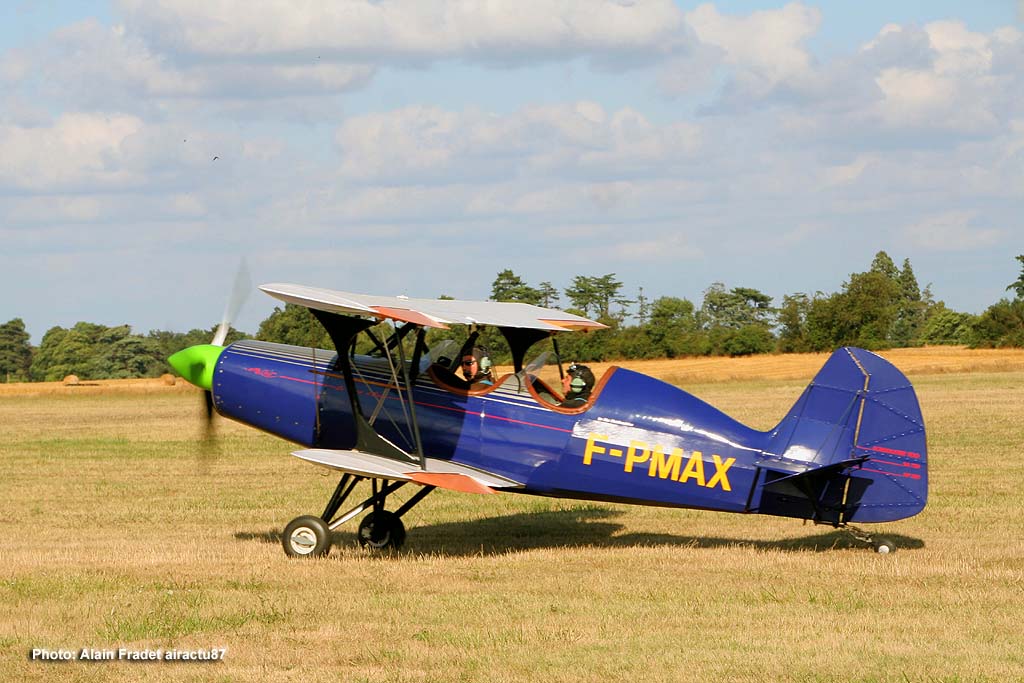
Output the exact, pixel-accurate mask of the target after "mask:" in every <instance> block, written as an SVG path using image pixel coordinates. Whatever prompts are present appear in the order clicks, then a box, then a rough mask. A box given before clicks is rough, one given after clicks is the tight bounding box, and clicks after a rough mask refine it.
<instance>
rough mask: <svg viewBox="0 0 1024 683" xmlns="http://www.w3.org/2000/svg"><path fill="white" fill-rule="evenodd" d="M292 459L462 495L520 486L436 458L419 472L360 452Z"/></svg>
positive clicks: (320, 452)
mask: <svg viewBox="0 0 1024 683" xmlns="http://www.w3.org/2000/svg"><path fill="white" fill-rule="evenodd" d="M292 455H294V456H295V457H297V458H300V459H302V460H305V461H306V462H311V463H313V464H314V465H320V466H321V467H326V468H328V469H332V470H338V471H340V472H348V473H349V474H355V475H357V476H360V477H367V478H370V479H389V480H392V481H411V482H415V483H417V484H422V485H424V486H437V487H439V488H446V489H451V490H453V491H462V492H464V493H495V491H494V489H511V488H522V486H523V485H522V484H521V483H519V482H517V481H513V480H511V479H506V478H505V477H500V476H498V475H496V474H491V473H490V472H484V471H483V470H478V469H476V468H474V467H469V466H467V465H460V464H459V463H456V462H451V461H450V460H438V459H436V458H425V459H424V466H423V467H422V468H421V467H418V466H416V465H413V464H411V463H405V462H399V461H397V460H394V459H392V458H385V457H381V456H379V455H372V454H370V453H362V452H360V451H342V450H331V449H326V448H307V449H304V450H301V451H294V452H293V453H292Z"/></svg>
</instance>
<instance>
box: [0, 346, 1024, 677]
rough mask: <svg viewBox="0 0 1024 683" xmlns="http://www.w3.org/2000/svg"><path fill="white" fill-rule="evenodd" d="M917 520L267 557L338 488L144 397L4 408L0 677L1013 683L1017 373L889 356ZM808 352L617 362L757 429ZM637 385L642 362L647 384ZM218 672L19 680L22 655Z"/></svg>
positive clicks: (6, 395)
mask: <svg viewBox="0 0 1024 683" xmlns="http://www.w3.org/2000/svg"><path fill="white" fill-rule="evenodd" d="M885 355H888V356H889V357H890V358H892V359H893V360H894V362H896V364H897V365H899V366H900V367H901V368H903V369H904V370H905V371H906V372H907V373H908V374H909V375H910V377H911V379H912V380H913V382H914V384H915V387H917V389H918V394H919V397H920V400H921V404H922V408H923V411H924V415H925V420H926V423H927V426H928V430H929V457H930V463H931V466H930V476H931V497H930V501H929V505H928V507H927V509H926V510H925V511H924V513H922V514H921V515H919V516H917V517H915V518H912V519H909V520H905V521H903V522H898V523H893V524H887V525H882V526H881V527H880V529H879V530H882V531H884V532H885V533H886V534H887V535H889V536H890V537H893V538H895V539H896V540H897V542H898V543H899V544H900V546H901V549H900V550H899V551H898V552H896V553H895V554H892V555H888V556H882V555H877V554H874V553H871V552H869V551H867V550H864V549H862V548H861V547H859V546H857V545H856V544H854V543H851V542H850V540H849V539H848V538H847V537H846V536H845V535H844V534H841V533H837V532H835V531H833V530H831V529H829V528H828V527H815V526H810V525H807V526H805V525H802V524H801V523H800V522H798V521H793V520H784V519H776V518H764V517H758V516H739V515H725V514H717V513H708V512H696V511H680V510H666V509H659V508H642V507H626V506H618V505H610V504H596V503H577V502H570V501H559V500H548V499H542V498H532V497H525V496H515V495H499V496H470V495H466V494H458V493H449V492H437V493H435V494H433V495H432V496H430V497H429V498H428V499H427V500H426V501H425V502H424V503H423V504H422V505H420V506H419V507H417V508H415V509H414V510H413V511H412V512H411V513H410V514H409V515H408V516H407V518H406V522H407V526H408V527H409V539H408V542H407V545H406V548H405V549H404V550H403V551H402V552H400V553H397V554H392V555H374V554H371V553H368V552H365V551H363V550H361V549H359V547H358V545H357V544H356V542H355V536H354V533H353V531H354V526H355V525H354V524H353V525H350V526H347V527H343V529H344V531H342V532H340V533H338V534H336V547H335V548H334V550H333V551H332V552H331V554H330V556H329V557H327V558H325V559H322V560H315V561H292V560H288V559H287V558H286V557H285V556H284V553H283V552H282V550H281V547H280V531H281V529H282V528H283V526H284V525H285V524H286V523H287V522H288V521H289V520H290V519H292V518H293V517H295V516H297V515H299V514H305V513H312V514H318V513H319V512H320V511H321V510H322V508H323V505H324V503H325V501H326V499H327V497H328V495H329V494H330V492H331V490H332V489H333V486H334V483H335V479H334V478H333V477H332V476H324V474H326V471H324V470H320V469H317V468H314V467H312V466H310V465H308V464H305V463H303V462H300V461H299V460H297V459H295V458H292V457H289V456H288V455H287V454H288V452H289V450H290V447H289V445H288V444H286V443H284V442H282V441H279V440H277V439H274V438H272V437H269V436H265V435H263V434H260V433H257V432H256V431H254V430H251V429H248V428H245V427H243V426H241V425H237V424H234V423H230V422H227V421H224V420H220V421H219V424H218V433H219V437H220V438H219V448H220V451H221V453H220V455H219V457H215V458H214V457H209V455H202V454H201V452H200V450H199V449H198V447H197V445H196V442H197V438H198V436H199V433H200V401H199V396H198V394H197V393H196V392H195V391H194V390H192V389H191V388H190V387H182V386H180V385H178V386H167V385H163V384H161V383H159V382H157V381H149V382H144V381H137V382H124V383H118V384H114V383H101V384H99V385H97V386H80V387H63V386H61V385H56V384H53V385H14V386H3V385H0V429H2V430H3V437H4V438H3V439H2V440H0V493H2V496H0V521H2V522H3V530H4V532H3V533H4V536H3V542H2V544H0V678H2V680H5V681H23V680H27V681H43V680H46V681H51V680H57V681H104V680H166V679H173V680H186V681H188V680H197V681H207V680H210V681H234V680H269V681H279V680H280V681H293V680H294V681H300V680H301V681H321V680H322V681H373V682H377V681H487V682H491V681H499V682H500V681H622V680H628V681H727V680H728V681H776V680H778V681H915V682H916V681H943V682H952V681H1007V680H1011V681H1012V680H1024V634H1022V627H1021V622H1022V619H1024V530H1022V523H1021V521H1020V520H1021V515H1020V507H1021V488H1022V483H1024V454H1022V452H1021V451H1022V447H1024V402H1022V400H1021V398H1022V396H1024V353H1021V352H970V351H964V350H947V349H940V350H932V351H929V350H906V351H901V352H894V353H892V354H885ZM823 360H824V357H823V356H817V357H808V356H793V357H790V356H784V357H769V358H758V359H736V360H720V361H718V363H715V362H712V361H688V362H683V361H676V362H674V364H673V363H669V362H663V361H652V362H650V363H649V364H646V365H644V364H631V365H630V367H635V368H637V369H641V370H644V371H648V372H651V373H652V374H656V375H660V376H662V377H665V378H667V379H669V380H671V381H676V382H681V383H682V384H683V385H684V386H685V388H686V389H688V390H689V391H691V392H693V393H695V394H696V395H698V396H700V397H701V398H703V399H705V400H708V401H710V402H711V403H713V404H715V405H716V406H718V407H721V408H722V409H724V410H725V411H726V412H728V413H730V414H731V415H734V416H735V417H737V418H739V419H741V420H743V421H745V422H747V423H749V424H751V425H752V426H756V427H758V428H767V427H769V426H772V425H773V424H774V423H775V422H776V421H777V420H778V419H779V418H780V417H781V416H782V415H783V414H784V413H785V412H786V410H787V409H788V408H789V406H790V405H791V403H792V402H793V401H794V400H795V399H796V397H797V396H798V395H799V393H800V391H801V390H802V389H803V387H804V385H805V384H806V381H807V380H808V379H809V378H810V377H811V376H812V375H813V374H814V371H815V370H816V369H817V367H818V366H820V364H821V362H823ZM658 363H663V365H661V366H659V365H658ZM118 647H127V648H130V649H133V650H140V649H144V648H147V647H148V648H154V649H155V648H164V649H165V650H166V649H168V648H176V649H178V650H189V649H196V648H225V649H226V652H225V654H224V658H223V661H220V662H217V663H212V664H202V663H133V662H93V663H90V662H82V661H76V662H69V663H48V662H40V661H31V660H30V659H29V653H30V651H31V650H32V649H33V648H49V649H52V650H56V649H65V650H73V651H75V652H76V654H77V652H78V651H79V650H80V649H81V648H96V649H114V650H116V649H117V648H118Z"/></svg>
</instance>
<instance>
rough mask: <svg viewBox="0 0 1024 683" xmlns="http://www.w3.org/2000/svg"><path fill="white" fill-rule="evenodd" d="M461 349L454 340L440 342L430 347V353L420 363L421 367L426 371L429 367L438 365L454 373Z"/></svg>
mask: <svg viewBox="0 0 1024 683" xmlns="http://www.w3.org/2000/svg"><path fill="white" fill-rule="evenodd" d="M460 348H461V346H460V345H459V343H458V342H457V341H455V340H454V339H444V340H442V341H439V342H437V343H436V344H434V345H433V346H431V347H430V352H429V353H428V354H426V355H425V356H424V357H423V360H421V361H420V367H421V368H422V369H424V370H425V369H426V368H427V367H428V366H429V365H433V364H437V365H443V366H444V367H445V369H447V370H451V371H453V372H454V371H455V361H456V359H457V358H458V356H459V349H460Z"/></svg>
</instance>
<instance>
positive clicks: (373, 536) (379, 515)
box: [359, 510, 405, 550]
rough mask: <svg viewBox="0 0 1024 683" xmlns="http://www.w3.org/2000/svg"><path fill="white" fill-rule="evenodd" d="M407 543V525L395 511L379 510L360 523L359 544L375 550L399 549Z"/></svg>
mask: <svg viewBox="0 0 1024 683" xmlns="http://www.w3.org/2000/svg"><path fill="white" fill-rule="evenodd" d="M403 543H405V525H404V524H402V518H401V517H399V516H398V515H396V514H395V513H394V512H388V511H387V510H379V511H376V512H371V513H370V514H368V515H366V516H365V517H363V521H362V522H360V523H359V545H361V546H363V547H364V548H367V547H369V548H373V549H374V550H398V549H399V548H401V547H402V544H403Z"/></svg>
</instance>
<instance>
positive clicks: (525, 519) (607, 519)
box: [235, 507, 925, 557]
mask: <svg viewBox="0 0 1024 683" xmlns="http://www.w3.org/2000/svg"><path fill="white" fill-rule="evenodd" d="M621 514H622V513H621V512H619V511H617V510H613V509H610V508H603V507H589V508H583V509H576V510H555V511H546V512H524V513H516V514H512V515H504V516H501V517H490V518H484V519H476V520H466V521H458V522H444V523H438V524H425V525H416V526H414V527H410V538H409V542H408V544H407V545H406V547H405V548H404V549H403V550H401V551H399V552H398V553H395V554H410V553H414V554H433V555H443V556H450V557H464V556H472V555H503V554H506V553H509V552H516V551H522V550H535V549H538V548H578V547H589V548H630V547H653V546H676V547H688V548H722V547H728V546H745V547H750V548H754V549H757V550H779V551H785V552H807V551H811V552H825V551H828V550H840V549H847V548H858V549H861V548H865V547H866V546H865V544H864V543H861V542H859V541H857V540H856V539H855V538H853V536H852V535H851V534H849V533H848V532H844V531H842V530H838V529H837V530H832V531H826V532H824V533H816V534H812V535H808V536H802V537H799V538H787V539H781V540H774V541H765V540H760V539H749V538H739V537H733V538H727V537H717V536H689V535H683V534H661V533H643V532H634V533H628V534H618V532H620V531H621V530H622V529H623V528H624V525H622V524H617V523H615V522H614V521H611V520H613V519H614V518H616V517H619V516H621ZM884 536H885V537H886V538H888V539H891V540H892V541H893V542H895V544H896V547H897V548H899V549H900V550H915V549H920V548H923V547H924V545H925V544H924V541H922V540H921V539H918V538H914V537H912V536H905V535H902V534H890V533H886V534H884ZM235 538H236V539H237V540H240V541H253V540H255V541H260V542H263V543H273V544H275V545H279V544H280V543H281V532H280V531H267V532H242V531H240V532H236V533H235ZM356 543H357V541H356V535H355V533H353V532H340V531H336V532H334V534H333V543H332V544H333V545H337V546H342V547H343V546H346V545H349V546H351V545H355V544H356ZM390 554H391V553H383V554H382V555H381V556H382V557H386V556H389V555H390Z"/></svg>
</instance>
